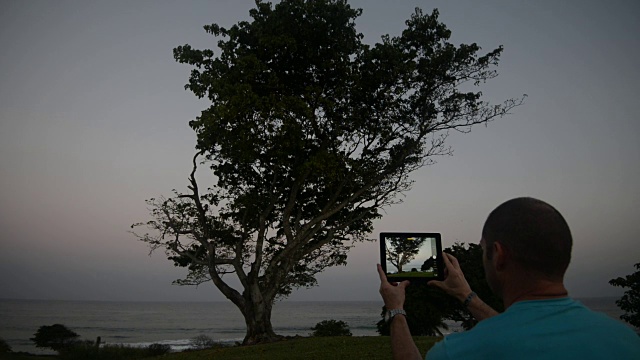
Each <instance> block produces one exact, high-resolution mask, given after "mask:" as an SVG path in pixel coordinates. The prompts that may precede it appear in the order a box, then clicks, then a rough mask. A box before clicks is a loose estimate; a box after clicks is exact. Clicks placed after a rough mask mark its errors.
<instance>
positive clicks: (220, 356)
mask: <svg viewBox="0 0 640 360" xmlns="http://www.w3.org/2000/svg"><path fill="white" fill-rule="evenodd" d="M413 339H414V340H415V342H416V345H417V346H418V349H420V353H421V354H422V357H423V358H424V355H425V354H426V352H427V350H429V349H430V348H431V347H432V346H433V344H435V343H436V341H438V340H440V338H437V337H431V336H416V337H414V338H413ZM55 359H59V358H58V357H43V356H35V355H33V356H29V355H18V354H0V360H55ZM153 359H157V360H160V359H162V360H205V359H207V360H208V359H216V360H258V359H260V360H276V359H277V360H293V359H305V360H340V359H366V360H377V359H380V360H381V359H385V360H387V359H391V338H390V337H388V336H342V337H298V338H293V339H288V340H283V341H279V342H275V343H270V344H260V345H252V346H233V347H224V348H216V349H210V350H197V351H196V350H193V351H184V352H178V353H170V354H166V355H162V356H158V357H152V358H147V360H153ZM114 360H117V359H115V358H114Z"/></svg>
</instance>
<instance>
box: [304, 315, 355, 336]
mask: <svg viewBox="0 0 640 360" xmlns="http://www.w3.org/2000/svg"><path fill="white" fill-rule="evenodd" d="M311 330H313V333H311V336H351V331H349V325H348V324H347V323H346V322H344V321H341V320H333V319H332V320H322V321H320V322H319V323H317V324H316V326H314V327H312V328H311Z"/></svg>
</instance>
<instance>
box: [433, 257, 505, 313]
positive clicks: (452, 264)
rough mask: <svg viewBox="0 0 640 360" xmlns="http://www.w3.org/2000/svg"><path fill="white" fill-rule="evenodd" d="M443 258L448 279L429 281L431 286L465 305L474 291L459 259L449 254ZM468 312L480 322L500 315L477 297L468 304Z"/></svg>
mask: <svg viewBox="0 0 640 360" xmlns="http://www.w3.org/2000/svg"><path fill="white" fill-rule="evenodd" d="M443 258H444V264H445V267H446V270H445V274H446V278H445V279H444V281H437V280H432V281H429V285H431V286H436V287H439V288H440V289H442V290H444V292H446V293H447V294H449V295H451V296H453V297H454V298H456V299H458V300H459V301H460V302H461V303H464V302H465V300H466V299H467V297H468V296H470V294H471V293H472V291H471V287H470V286H469V283H468V282H467V279H465V277H464V273H462V269H461V268H460V264H459V263H458V259H456V258H455V256H453V255H451V254H447V253H443ZM467 310H468V311H469V312H470V313H471V315H473V317H474V318H476V320H478V321H482V320H484V319H486V318H490V317H492V316H496V315H498V312H497V311H495V310H494V309H493V308H492V307H491V306H489V305H487V304H486V303H485V302H484V301H482V299H480V298H479V297H478V296H477V295H474V296H473V297H472V298H471V301H470V302H469V303H468V304H467Z"/></svg>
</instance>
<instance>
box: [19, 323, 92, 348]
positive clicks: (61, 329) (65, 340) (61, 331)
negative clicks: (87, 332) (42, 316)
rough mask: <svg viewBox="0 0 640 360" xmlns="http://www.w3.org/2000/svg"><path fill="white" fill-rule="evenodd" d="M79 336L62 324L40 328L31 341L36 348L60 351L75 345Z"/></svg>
mask: <svg viewBox="0 0 640 360" xmlns="http://www.w3.org/2000/svg"><path fill="white" fill-rule="evenodd" d="M79 336H80V335H78V334H76V333H75V332H73V331H71V330H69V329H68V328H67V327H66V326H64V325H62V324H53V325H50V326H47V325H43V326H40V328H38V331H37V332H36V333H35V334H34V337H32V338H31V339H29V340H31V341H33V342H34V343H35V344H36V347H39V348H51V349H53V350H55V351H60V350H62V349H64V348H66V347H69V346H71V345H73V344H74V342H75V341H76V339H77V338H78V337H79Z"/></svg>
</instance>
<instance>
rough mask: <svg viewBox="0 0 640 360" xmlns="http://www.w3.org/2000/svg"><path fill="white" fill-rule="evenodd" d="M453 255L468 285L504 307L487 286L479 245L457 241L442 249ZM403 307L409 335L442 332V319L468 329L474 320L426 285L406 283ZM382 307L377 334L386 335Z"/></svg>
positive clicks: (495, 305)
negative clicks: (405, 312)
mask: <svg viewBox="0 0 640 360" xmlns="http://www.w3.org/2000/svg"><path fill="white" fill-rule="evenodd" d="M444 251H445V252H446V253H449V254H451V255H453V256H455V257H456V258H457V259H458V262H459V263H460V268H461V269H462V271H463V272H464V276H465V278H466V279H467V282H469V285H470V286H471V288H472V289H473V290H474V291H475V292H476V293H477V294H478V296H479V297H480V298H481V299H482V300H483V301H485V302H486V303H487V304H488V305H490V306H491V307H493V308H494V309H496V311H498V312H501V311H503V310H504V306H503V304H502V301H501V300H500V299H499V298H498V297H496V296H495V295H494V294H493V293H492V292H491V289H490V288H489V285H488V284H487V282H486V279H485V273H484V267H483V265H482V247H481V246H480V245H479V244H467V245H465V244H460V243H456V244H454V245H453V246H451V247H449V248H446V249H445V250H444ZM406 291H407V292H406V301H405V306H404V308H405V310H406V311H407V322H408V324H409V329H410V330H411V334H413V335H430V336H435V335H442V334H441V332H440V330H439V329H447V325H446V323H445V320H453V321H457V322H460V323H461V324H462V327H463V328H464V329H466V330H468V329H471V328H472V327H473V326H475V324H476V323H477V321H476V320H475V319H474V318H473V316H471V314H469V312H468V311H467V310H466V309H465V308H464V307H463V306H462V304H461V303H460V302H459V301H458V300H456V299H454V298H452V297H450V296H449V295H447V294H445V293H444V292H443V291H441V290H440V289H438V288H434V287H431V286H428V285H426V284H425V285H415V284H414V285H409V286H408V287H407V289H406ZM385 312H386V309H385V308H384V307H383V308H382V313H381V316H382V317H383V319H382V320H380V321H379V322H378V323H377V327H378V333H380V334H381V335H389V330H390V329H389V325H388V324H387V323H385V321H384V313H385Z"/></svg>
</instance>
